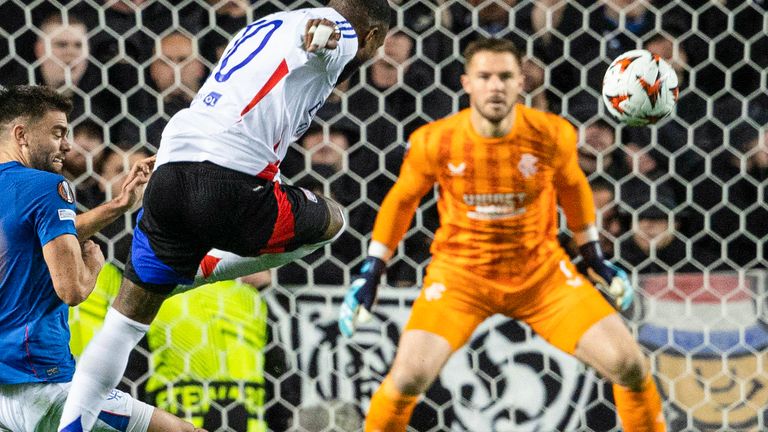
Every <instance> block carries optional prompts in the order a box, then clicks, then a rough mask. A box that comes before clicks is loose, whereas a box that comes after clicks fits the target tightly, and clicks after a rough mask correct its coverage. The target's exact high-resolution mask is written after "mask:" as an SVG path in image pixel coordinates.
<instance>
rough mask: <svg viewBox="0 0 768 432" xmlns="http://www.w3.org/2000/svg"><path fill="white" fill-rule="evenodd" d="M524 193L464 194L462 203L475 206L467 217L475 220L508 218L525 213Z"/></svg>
mask: <svg viewBox="0 0 768 432" xmlns="http://www.w3.org/2000/svg"><path fill="white" fill-rule="evenodd" d="M525 196H526V195H525V193H524V192H519V193H496V194H464V204H466V205H469V206H475V208H474V209H472V210H470V211H468V212H467V217H469V218H470V219H477V220H497V219H508V218H511V217H514V216H518V215H521V214H523V213H525V206H524V205H523V203H524V202H525Z"/></svg>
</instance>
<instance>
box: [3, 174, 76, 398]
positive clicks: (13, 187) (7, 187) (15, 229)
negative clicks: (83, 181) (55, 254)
mask: <svg viewBox="0 0 768 432" xmlns="http://www.w3.org/2000/svg"><path fill="white" fill-rule="evenodd" d="M74 202H75V200H74V194H73V193H72V189H71V187H70V186H69V184H68V183H67V181H66V180H64V177H62V176H60V175H58V174H53V173H49V172H45V171H40V170H36V169H32V168H27V167H25V166H23V165H22V164H20V163H18V162H7V163H2V164H0V384H19V383H34V382H69V381H71V380H72V374H73V373H74V369H75V360H74V358H73V357H72V354H71V353H70V351H69V326H68V324H67V312H68V306H67V305H66V304H65V303H64V302H63V301H62V300H61V299H60V298H59V296H58V295H57V294H56V292H55V291H54V289H53V281H52V280H51V275H50V272H49V271H48V266H47V265H46V264H45V260H44V259H43V246H44V245H45V244H46V243H48V242H49V241H51V240H53V239H55V238H56V237H58V236H61V235H64V234H73V235H77V232H76V231H75V204H74Z"/></svg>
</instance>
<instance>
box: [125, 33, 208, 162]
mask: <svg viewBox="0 0 768 432" xmlns="http://www.w3.org/2000/svg"><path fill="white" fill-rule="evenodd" d="M204 75H205V67H204V66H203V63H202V62H201V61H200V59H199V56H198V53H197V45H196V43H195V41H194V40H193V39H192V38H190V37H189V36H187V35H186V34H184V33H182V32H180V31H174V32H171V33H169V34H168V35H166V36H165V37H163V38H162V39H160V41H159V42H158V44H157V45H156V52H155V54H154V56H153V60H152V63H150V65H149V68H148V74H147V80H148V82H149V83H150V85H151V88H150V89H147V90H140V91H138V92H135V93H134V94H133V95H131V96H130V97H129V98H128V101H129V104H131V105H132V106H135V107H137V109H136V110H134V111H132V112H131V114H132V115H133V116H135V117H136V118H137V119H138V120H139V121H140V122H138V123H137V122H134V121H132V120H131V119H125V120H123V121H122V122H121V126H120V132H119V136H120V141H119V144H120V145H121V147H125V148H127V147H130V146H132V145H133V144H135V143H137V142H146V143H148V144H150V145H152V146H155V147H157V146H159V145H160V135H161V134H162V132H163V128H165V125H166V124H167V123H168V120H169V119H170V118H171V117H172V116H173V115H174V114H176V113H177V112H179V111H180V110H182V109H184V108H187V107H188V106H189V104H190V102H192V98H193V97H194V96H195V93H197V91H198V90H199V89H200V85H201V80H202V79H203V78H204ZM141 129H144V130H146V140H144V139H143V138H142V137H141V134H140V131H141Z"/></svg>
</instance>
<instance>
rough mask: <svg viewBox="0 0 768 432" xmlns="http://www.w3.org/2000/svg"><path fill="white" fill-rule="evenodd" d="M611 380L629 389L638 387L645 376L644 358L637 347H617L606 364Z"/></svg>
mask: <svg viewBox="0 0 768 432" xmlns="http://www.w3.org/2000/svg"><path fill="white" fill-rule="evenodd" d="M608 371H609V373H610V375H611V376H610V377H608V378H610V379H611V381H613V382H615V383H616V384H619V385H621V386H623V387H627V388H630V389H639V388H641V387H642V385H643V379H644V377H645V373H646V368H645V359H644V358H643V355H642V353H641V352H640V350H639V349H637V347H632V348H629V347H628V348H624V349H617V350H614V352H613V353H612V355H611V360H610V364H609V365H608Z"/></svg>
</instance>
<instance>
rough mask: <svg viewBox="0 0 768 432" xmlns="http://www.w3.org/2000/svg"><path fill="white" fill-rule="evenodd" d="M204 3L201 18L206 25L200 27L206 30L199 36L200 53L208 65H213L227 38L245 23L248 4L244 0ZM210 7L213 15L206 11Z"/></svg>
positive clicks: (207, 0)
mask: <svg viewBox="0 0 768 432" xmlns="http://www.w3.org/2000/svg"><path fill="white" fill-rule="evenodd" d="M206 3H207V6H206V11H205V12H206V13H204V14H203V18H202V19H203V23H204V24H207V25H203V26H202V27H203V29H208V31H207V32H205V34H204V35H203V36H202V37H201V38H200V54H201V56H202V58H203V59H205V60H206V61H207V62H208V63H209V64H210V65H215V64H216V62H218V61H219V59H220V58H221V55H222V54H223V53H224V48H225V47H226V46H227V43H228V42H229V40H230V39H231V38H232V37H233V36H234V35H235V34H236V33H237V32H238V31H239V30H240V29H242V28H243V27H244V26H245V25H246V24H247V20H248V16H247V15H248V10H249V8H250V5H249V4H248V2H247V1H246V0H225V1H220V0H206ZM211 8H212V9H213V10H214V14H213V15H211V14H209V13H208V11H209V10H210V9H211ZM210 18H213V19H212V20H210Z"/></svg>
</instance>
